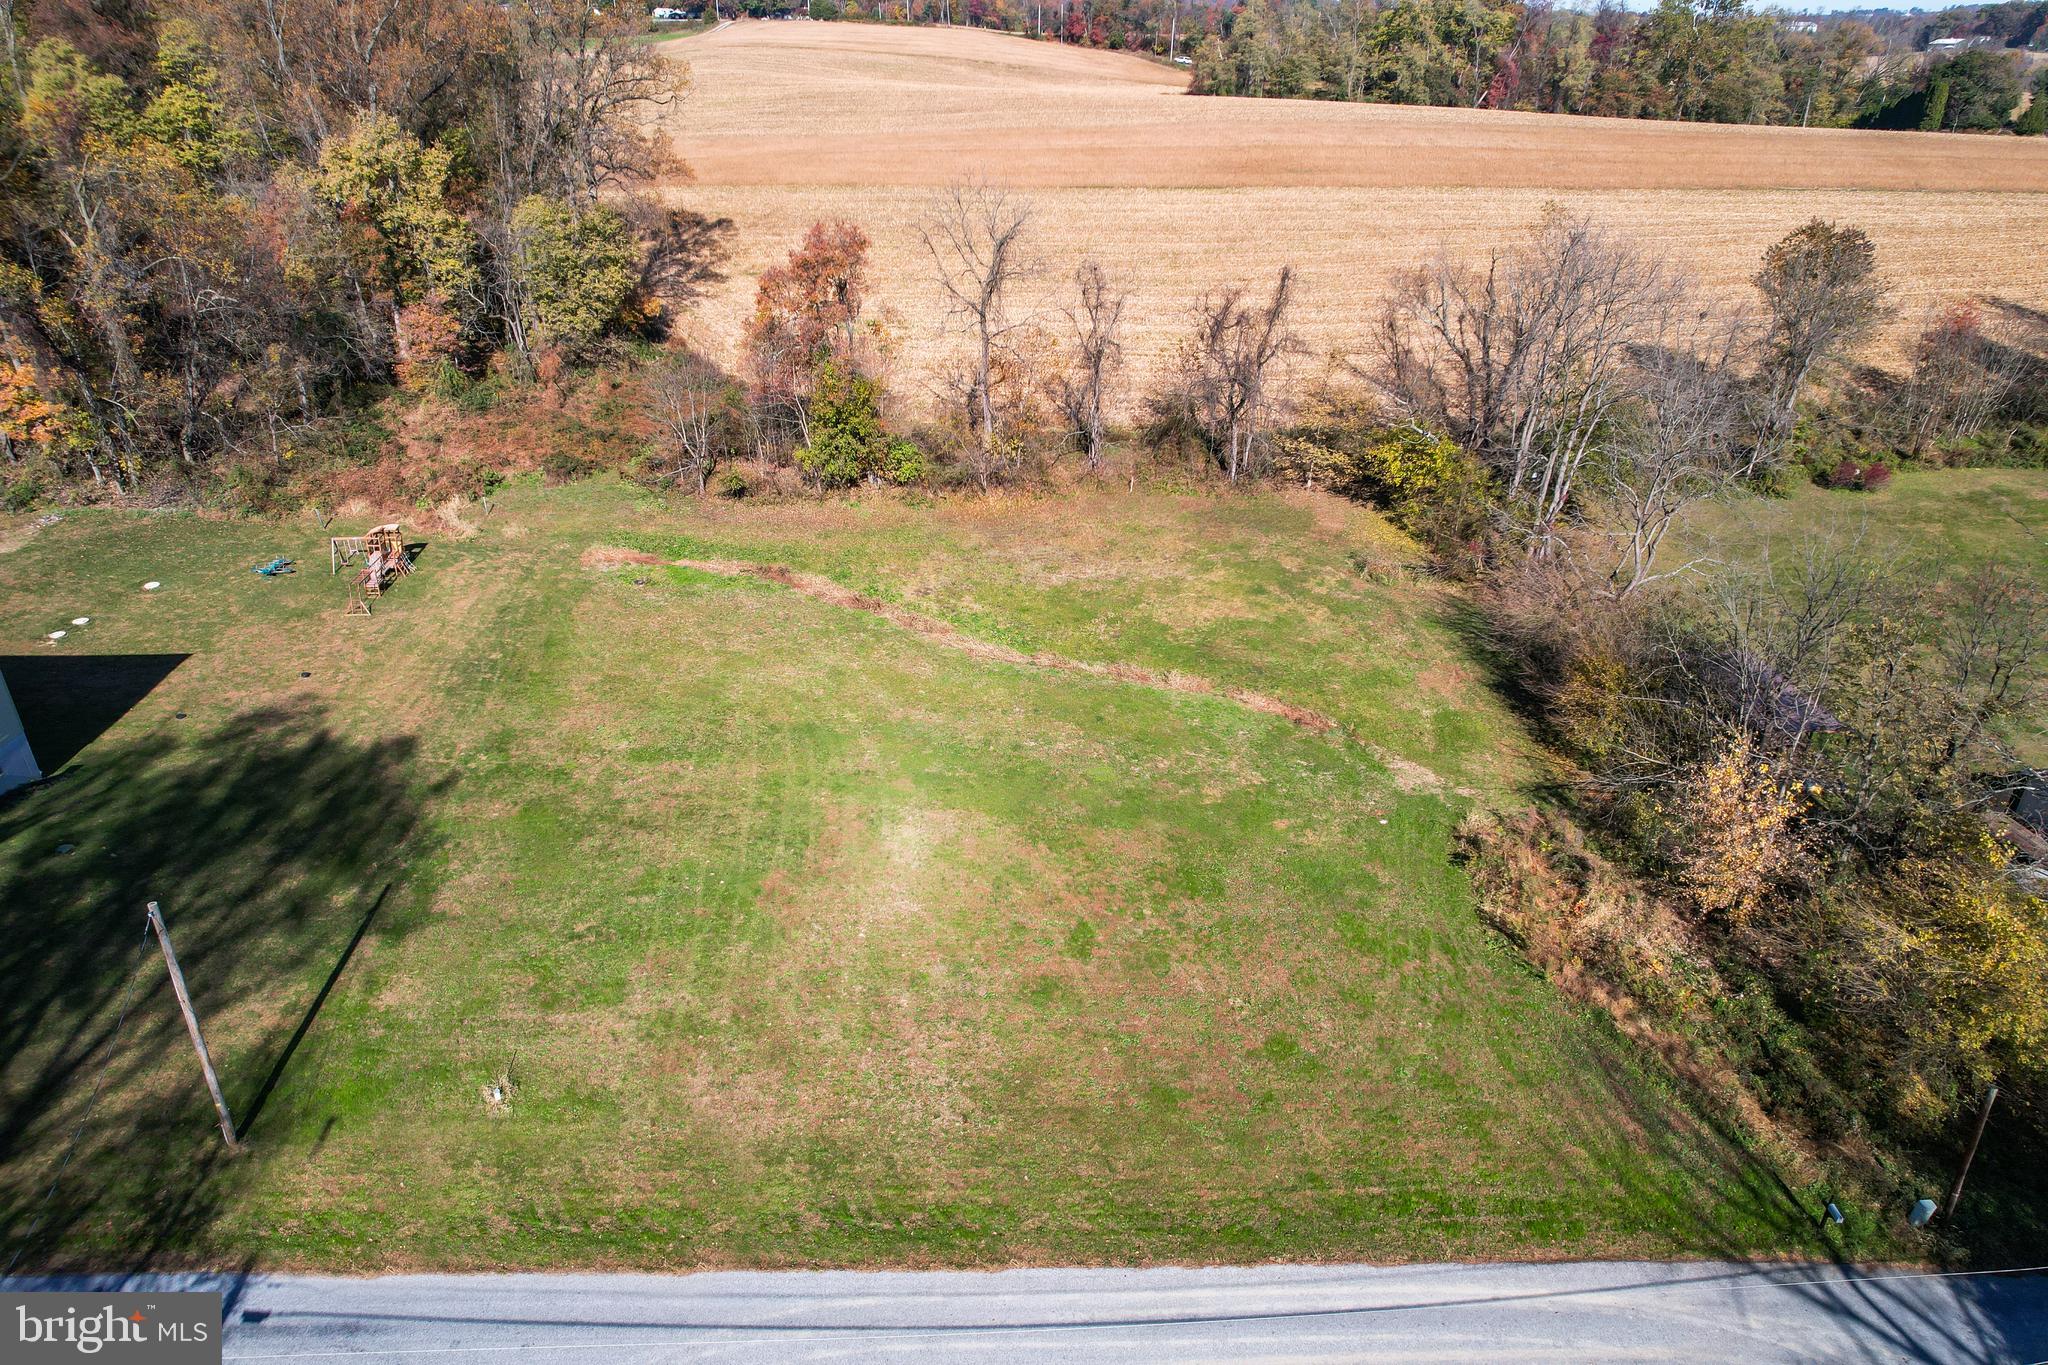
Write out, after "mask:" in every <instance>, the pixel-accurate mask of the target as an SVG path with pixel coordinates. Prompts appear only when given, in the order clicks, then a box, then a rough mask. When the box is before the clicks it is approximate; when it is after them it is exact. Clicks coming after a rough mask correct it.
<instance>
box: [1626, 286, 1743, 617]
mask: <svg viewBox="0 0 2048 1365" xmlns="http://www.w3.org/2000/svg"><path fill="white" fill-rule="evenodd" d="M1677 311H1678V312H1679V314H1680V316H1679V317H1678V318H1677V319H1675V320H1673V321H1672V322H1671V323H1670V324H1669V325H1667V326H1666V327H1665V328H1663V329H1661V335H1660V336H1659V338H1658V340H1657V341H1656V342H1655V343H1653V344H1646V345H1644V346H1642V347H1640V348H1639V349H1638V351H1637V354H1636V359H1635V363H1634V367H1633V369H1634V384H1635V389H1636V398H1635V401H1634V402H1633V403H1632V404H1631V405H1630V408H1629V410H1628V411H1627V412H1625V413H1624V414H1623V415H1622V416H1621V417H1620V419H1619V420H1618V421H1617V423H1616V426H1615V430H1614V432H1613V434H1612V435H1611V436H1610V437H1609V438H1608V439H1607V440H1606V441H1604V442H1602V444H1601V446H1600V451H1599V454H1598V456H1597V457H1596V460H1595V464H1596V466H1597V476H1598V477H1597V482H1598V484H1599V488H1600V492H1601V494H1602V495H1603V497H1604V500H1605V502H1606V510H1607V513H1608V515H1607V517H1606V518H1605V522H1604V527H1603V530H1604V533H1605V535H1606V536H1607V538H1608V539H1609V541H1610V542H1611V543H1612V544H1613V545H1614V546H1615V548H1616V554H1615V562H1614V564H1613V567H1612V568H1611V569H1610V570H1609V572H1608V576H1607V581H1608V585H1609V590H1610V591H1612V592H1613V593H1614V594H1615V595H1616V596H1618V597H1626V596H1628V595H1629V594H1630V593H1632V592H1635V591H1637V590H1638V589H1640V588H1642V587H1644V586H1646V585H1647V584H1650V583H1654V582H1656V581H1658V580H1659V579H1664V578H1669V577H1671V576H1672V575H1674V574H1678V573H1683V572H1684V571H1685V570H1686V569H1688V568H1690V567H1692V566H1693V564H1695V563H1697V562H1698V561H1689V562H1688V563H1686V564H1682V565H1679V566H1677V567H1676V568H1670V569H1661V570H1660V568H1659V567H1658V564H1657V553H1658V551H1659V550H1660V549H1661V548H1662V547H1663V545H1664V541H1665V538H1666V537H1667V536H1668V535H1669V534H1670V531H1671V528H1672V526H1673V525H1674V524H1675V523H1676V522H1677V520H1678V518H1679V515H1680V514H1681V513H1682V512H1684V511H1685V509H1686V508H1687V507H1689V506H1691V505H1692V504H1693V503H1695V502H1697V501H1699V500H1701V499H1702V498H1708V497H1712V496H1713V495H1714V494H1716V493H1718V492H1720V491H1721V490H1723V489H1724V488H1726V487H1727V485H1728V483H1729V481H1730V479H1731V478H1732V477H1733V475H1734V473H1735V471H1736V470H1737V469H1738V468H1739V467H1740V466H1741V463H1742V456H1741V455H1740V454H1738V447H1739V444H1740V438H1741V435H1742V416H1743V408H1744V395H1743V386H1742V382H1741V380H1740V378H1739V377H1738V362H1739V359H1740V357H1741V354H1742V352H1743V350H1744V349H1745V346H1746V342H1747V337H1746V335H1745V329H1744V328H1743V327H1742V326H1741V325H1740V324H1739V323H1737V322H1735V321H1733V320H1730V319H1723V318H1716V317H1714V316H1713V315H1711V314H1708V313H1704V312H1700V311H1698V310H1697V309H1694V308H1692V307H1691V306H1690V305H1688V304H1686V303H1685V302H1683V301H1682V300H1681V301H1680V303H1679V308H1678V310H1677Z"/></svg>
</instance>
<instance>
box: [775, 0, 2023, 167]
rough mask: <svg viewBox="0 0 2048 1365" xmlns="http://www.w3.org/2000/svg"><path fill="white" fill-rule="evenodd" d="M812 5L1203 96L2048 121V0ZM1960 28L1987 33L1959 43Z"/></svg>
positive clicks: (1887, 121)
mask: <svg viewBox="0 0 2048 1365" xmlns="http://www.w3.org/2000/svg"><path fill="white" fill-rule="evenodd" d="M749 3H750V4H751V5H752V7H753V9H754V10H756V11H759V12H774V11H775V10H776V9H777V8H778V6H777V5H776V4H775V3H774V0H749ZM740 8H741V10H742V12H745V11H746V10H747V8H748V6H747V5H742V6H741V7H740ZM808 12H809V14H810V16H811V17H812V18H815V19H862V20H870V21H884V22H895V23H919V24H965V25H971V26H977V27H984V28H993V29H1001V30H1003V31H1006V32H1010V33H1019V34H1025V35H1028V36H1031V37H1035V38H1042V39H1047V40H1049V41H1054V42H1065V43H1076V44H1081V45H1084V46H1090V47H1104V48H1111V49H1121V50H1126V51H1132V52H1143V53H1149V54H1151V55H1154V56H1159V57H1164V58H1167V59H1168V60H1170V61H1174V62H1176V63H1177V64H1180V65H1185V66H1189V67H1191V68H1192V72H1193V87H1192V88H1193V90H1194V92H1195V93H1197V94H1206V95H1245V96H1258V97H1266V98H1283V99H1328V100H1356V101H1368V102H1372V103H1380V104H1418V105H1445V106H1452V107H1460V108H1468V109H1518V110H1525V111H1531V112H1539V113H1559V114H1590V115H1598V116H1604V117H1612V118H1651V119H1681V120H1691V121H1699V122H1711V123H1763V124H1795V125H1799V126H1811V127H1852V126H1853V127H1873V128H1909V129H1926V130H1928V131H1963V130H1970V131H1990V130H1994V129H1999V128H2004V127H2011V128H2012V129H2013V131H2016V132H2019V133H2022V134H2039V133H2041V132H2042V131H2043V130H2044V128H2048V67H2041V68H2036V69H2032V70H2030V69H2029V67H2028V66H2027V65H2026V64H2025V63H2024V62H2023V61H2022V60H2021V58H2020V54H2019V51H2018V50H2019V49H2027V48H2039V47H2042V46H2048V23H2044V21H2048V3H2044V0H2006V3H2003V4H1998V5H1991V6H1983V7H1976V8H1970V7H1961V8H1956V9H1949V10H1943V11H1940V12H1938V13H1936V14H1934V15H1932V16H1923V15H1920V14H1917V13H1913V14H1907V13H1896V12H1893V11H1886V10H1879V11H1871V12H1868V13H1864V14H1856V15H1832V16H1831V15H1822V16H1817V17H1815V18H1811V19H1795V18H1793V17H1791V16H1789V15H1786V14H1784V13H1780V12H1777V11H1769V12H1764V11H1760V10H1758V9H1756V8H1754V7H1752V6H1751V5H1750V3H1749V0H1660V3H1659V4H1658V5H1657V7H1656V8H1655V9H1653V10H1649V11H1637V10H1631V9H1629V8H1626V7H1624V6H1621V5H1617V4H1602V5H1600V6H1599V7H1597V8H1595V9H1592V10H1581V9H1576V8H1567V7H1561V6H1557V5H1553V4H1549V3H1543V0H1536V2H1535V3H1531V2H1530V0H1230V2H1229V3H1223V4H1207V3H1191V2H1190V3H1183V0H866V3H863V2H862V0H809V4H808ZM1944 40H1954V41H1961V42H1965V43H1969V44H1973V45H1972V46H1969V47H1967V48H1963V49H1958V50H1953V51H1951V50H1947V49H1946V48H1945V47H1944ZM1930 44H1933V45H1934V46H1933V48H1932V49H1930ZM1978 44H1981V46H1978Z"/></svg>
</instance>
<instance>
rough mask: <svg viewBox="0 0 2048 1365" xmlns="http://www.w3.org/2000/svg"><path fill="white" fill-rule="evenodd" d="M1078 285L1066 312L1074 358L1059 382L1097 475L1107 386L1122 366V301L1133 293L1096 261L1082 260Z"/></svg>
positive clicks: (1072, 427) (1069, 421) (1063, 402)
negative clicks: (1113, 280) (1119, 285)
mask: <svg viewBox="0 0 2048 1365" xmlns="http://www.w3.org/2000/svg"><path fill="white" fill-rule="evenodd" d="M1074 284H1075V287H1076V289H1077V290H1078V291H1079V295H1080V297H1079V298H1078V300H1077V301H1076V302H1075V305H1074V307H1072V308H1071V309H1069V310H1068V311H1067V321H1068V323H1069V324H1070V325H1071V326H1072V327H1073V330H1074V352H1073V362H1072V365H1071V367H1070V368H1069V370H1068V373H1067V374H1066V375H1065V376H1064V377H1063V378H1062V380H1061V383H1060V408H1061V410H1062V412H1063V413H1064V414H1065V416H1066V419H1067V425H1068V428H1069V429H1070V430H1071V431H1072V433H1073V435H1074V437H1075V439H1077V440H1078V441H1080V443H1081V449H1082V451H1083V455H1084V458H1085V459H1086V460H1087V462H1088V472H1089V473H1091V474H1093V473H1099V472H1100V471H1101V469H1102V432H1103V423H1104V412H1105V410H1106V408H1107V400H1108V395H1109V386H1110V385H1111V383H1112V382H1114V380H1115V378H1116V376H1117V373H1118V371H1119V370H1120V369H1121V368H1122V366H1123V355H1124V347H1123V320H1124V304H1125V303H1126V302H1127V301H1128V300H1129V298H1130V294H1129V293H1128V292H1127V291H1124V290H1121V289H1118V288H1116V287H1115V286H1113V285H1112V284H1111V283H1110V280H1109V275H1108V273H1107V272H1106V271H1104V270H1103V268H1102V265H1101V263H1100V262H1097V261H1094V260H1086V261H1083V262H1081V266H1080V268H1079V269H1078V270H1076V271H1075V272H1074Z"/></svg>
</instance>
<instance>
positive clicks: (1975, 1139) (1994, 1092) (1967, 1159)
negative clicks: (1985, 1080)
mask: <svg viewBox="0 0 2048 1365" xmlns="http://www.w3.org/2000/svg"><path fill="white" fill-rule="evenodd" d="M1997 1098H1998V1087H1997V1086H1995V1085H1994V1086H1992V1087H1991V1088H1990V1089H1989V1090H1987V1091H1985V1092H1984V1107H1983V1108H1982V1109H1979V1110H1978V1111H1977V1127H1976V1128H1975V1130H1974V1131H1972V1132H1971V1134H1970V1146H1969V1149H1968V1150H1967V1151H1965V1152H1964V1153H1963V1169H1961V1170H1960V1171H1957V1172H1956V1186H1955V1188H1954V1189H1952V1190H1950V1191H1949V1192H1948V1203H1947V1204H1946V1205H1944V1206H1943V1207H1942V1210H1941V1212H1942V1216H1943V1217H1945V1218H1953V1217H1955V1216H1956V1202H1957V1201H1958V1200H1960V1199H1961V1198H1962V1197H1963V1181H1965V1180H1967V1179H1968V1178H1969V1175H1970V1163H1971V1162H1972V1161H1975V1160H1976V1159H1977V1144H1978V1143H1979V1142H1981V1141H1982V1140H1983V1138H1984V1125H1985V1124H1986V1123H1988V1122H1990V1121H1991V1102H1992V1101H1993V1100H1995V1099H1997Z"/></svg>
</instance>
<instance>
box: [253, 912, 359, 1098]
mask: <svg viewBox="0 0 2048 1365" xmlns="http://www.w3.org/2000/svg"><path fill="white" fill-rule="evenodd" d="M390 894H391V883H390V882H386V883H384V889H383V890H381V891H379V892H378V893H377V899H375V900H373V901H371V902H370V909H369V911H368V912H367V913H366V914H364V916H363V921H362V923H360V924H358V925H357V926H356V932H355V935H354V937H352V938H350V939H349V941H348V946H347V947H346V948H343V949H342V950H341V957H340V959H339V960H338V961H336V962H335V964H334V970H333V971H331V972H329V973H328V974H327V980H326V981H324V982H322V983H321V985H320V993H319V994H318V995H316V996H314V997H313V1003H312V1004H311V1005H309V1006H308V1007H307V1009H306V1014H305V1017H304V1018H302V1019H300V1020H299V1026H298V1027H297V1028H295V1029H293V1030H292V1036H291V1038H290V1039H289V1040H288V1041H287V1042H286V1043H285V1045H284V1050H283V1051H281V1052H279V1053H278V1054H277V1060H276V1061H275V1062H272V1063H271V1065H270V1074H269V1075H268V1076H265V1077H264V1078H263V1084H262V1085H261V1086H259V1087H258V1088H257V1090H256V1096H255V1098H254V1099H252V1100H250V1101H249V1105H248V1110H247V1113H246V1116H245V1117H244V1118H243V1120H242V1135H243V1136H244V1137H245V1138H246V1137H247V1136H248V1135H249V1134H250V1133H252V1132H254V1131H255V1129H256V1120H257V1119H258V1118H259V1117H260V1116H261V1115H262V1113H263V1106H264V1104H265V1103H267V1102H268V1101H269V1099H270V1094H271V1092H272V1091H273V1090H275V1089H277V1083H278V1082H279V1081H281V1080H283V1079H284V1073H285V1068H286V1067H288V1066H290V1065H291V1061H292V1054H293V1053H295V1052H297V1051H298V1050H299V1044H300V1043H302V1042H304V1041H305V1039H306V1034H307V1033H308V1032H309V1031H310V1030H311V1029H312V1027H313V1021H314V1020H315V1019H317V1018H319V1017H320V1010H321V1008H322V1007H323V1006H324V1005H326V1003H327V997H328V996H329V995H331V994H333V992H334V985H335V983H336V982H337V981H340V980H341V974H342V973H343V972H345V971H347V970H348V964H349V962H350V961H351V960H352V959H354V957H355V955H356V949H357V947H359V946H360V945H361V944H362V941H363V938H364V936H365V935H367V934H368V933H369V932H370V924H371V922H372V921H374V920H375V919H376V918H377V912H378V911H379V910H381V909H383V908H384V898H385V897H386V896H389V895H390Z"/></svg>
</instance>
